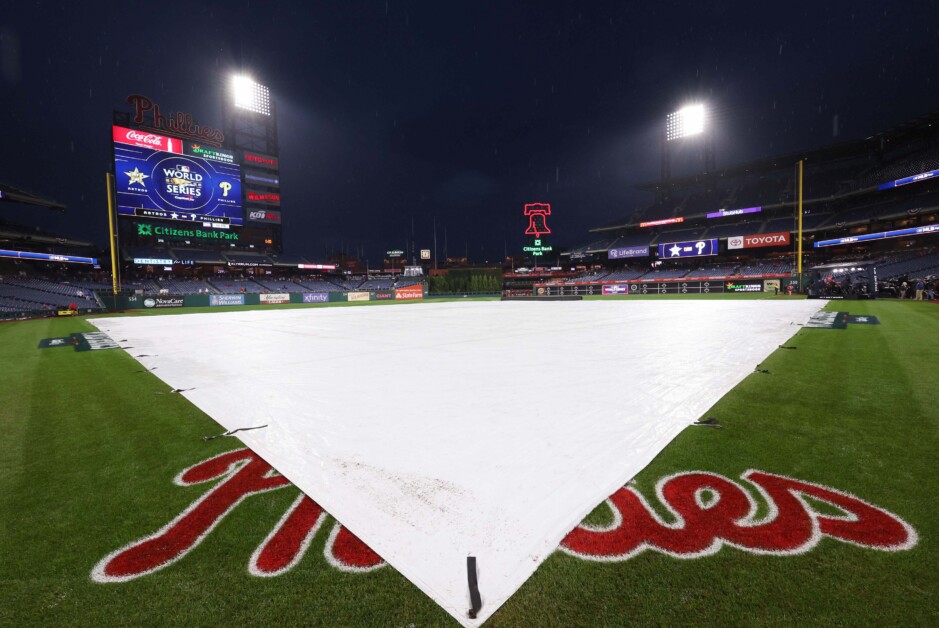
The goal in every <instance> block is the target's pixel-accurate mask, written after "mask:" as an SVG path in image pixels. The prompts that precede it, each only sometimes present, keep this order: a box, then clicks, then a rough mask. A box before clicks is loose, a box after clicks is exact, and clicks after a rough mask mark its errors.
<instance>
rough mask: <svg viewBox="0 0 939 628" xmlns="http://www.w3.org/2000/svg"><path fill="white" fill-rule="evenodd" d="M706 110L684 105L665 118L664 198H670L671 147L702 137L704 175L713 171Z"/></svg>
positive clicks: (663, 144) (711, 146)
mask: <svg viewBox="0 0 939 628" xmlns="http://www.w3.org/2000/svg"><path fill="white" fill-rule="evenodd" d="M707 113H708V112H707V108H706V107H705V106H704V105H703V104H702V103H694V104H690V105H686V106H684V107H682V108H681V109H679V110H678V111H676V112H674V113H670V114H668V115H667V116H666V117H665V134H664V136H663V141H662V181H663V182H664V183H665V186H664V187H665V190H664V196H665V198H668V197H670V196H671V186H670V185H669V184H668V181H669V180H670V179H671V177H672V154H671V151H672V145H673V144H675V143H678V142H683V141H685V140H688V139H693V138H696V137H698V136H702V139H703V149H704V174H708V173H710V172H713V171H714V165H715V163H714V161H715V160H714V145H713V143H712V141H711V137H710V134H709V133H708V132H707V131H708V129H707V126H708V124H707V121H708V116H707Z"/></svg>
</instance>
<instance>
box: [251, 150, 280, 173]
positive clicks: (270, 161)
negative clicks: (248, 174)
mask: <svg viewBox="0 0 939 628" xmlns="http://www.w3.org/2000/svg"><path fill="white" fill-rule="evenodd" d="M245 163H246V164H251V165H255V166H261V167H262V168H270V169H272V170H276V169H277V168H278V164H277V158H276V157H270V156H268V155H259V154H257V153H245Z"/></svg>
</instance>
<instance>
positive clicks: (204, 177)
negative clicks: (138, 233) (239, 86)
mask: <svg viewBox="0 0 939 628" xmlns="http://www.w3.org/2000/svg"><path fill="white" fill-rule="evenodd" d="M112 138H113V140H114V177H115V182H116V193H117V211H118V214H120V215H123V216H138V217H146V218H159V219H164V220H185V221H190V222H203V223H215V224H224V225H229V224H230V225H241V224H242V216H241V210H242V208H241V168H240V167H239V166H238V165H237V164H233V163H228V162H227V157H228V156H229V154H228V153H225V152H224V151H221V150H216V149H204V148H202V147H201V146H200V145H197V144H190V143H186V142H183V140H180V139H178V138H173V137H166V136H163V135H158V134H155V133H151V132H149V131H141V130H137V129H129V128H125V127H120V126H115V127H112ZM196 155H199V156H196Z"/></svg>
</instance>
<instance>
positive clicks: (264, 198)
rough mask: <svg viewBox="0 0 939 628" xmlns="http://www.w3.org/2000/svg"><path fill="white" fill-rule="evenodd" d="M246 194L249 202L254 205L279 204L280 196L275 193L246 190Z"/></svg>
mask: <svg viewBox="0 0 939 628" xmlns="http://www.w3.org/2000/svg"><path fill="white" fill-rule="evenodd" d="M246 194H247V195H248V200H249V201H254V202H256V203H277V204H280V194H278V193H276V192H252V191H251V190H248V191H247V192H246Z"/></svg>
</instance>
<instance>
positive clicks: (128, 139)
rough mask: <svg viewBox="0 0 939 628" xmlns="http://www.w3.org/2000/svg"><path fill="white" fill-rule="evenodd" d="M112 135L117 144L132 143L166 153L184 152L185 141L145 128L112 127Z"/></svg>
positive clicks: (132, 144)
mask: <svg viewBox="0 0 939 628" xmlns="http://www.w3.org/2000/svg"><path fill="white" fill-rule="evenodd" d="M111 136H112V138H113V139H114V143H115V144H130V145H131V146H140V147H141V148H149V149H151V150H160V151H163V152H164V153H181V152H183V141H182V140H181V139H179V138H175V137H166V136H165V135H157V134H156V133H154V132H152V131H147V130H145V129H128V128H126V127H122V126H115V127H111Z"/></svg>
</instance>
